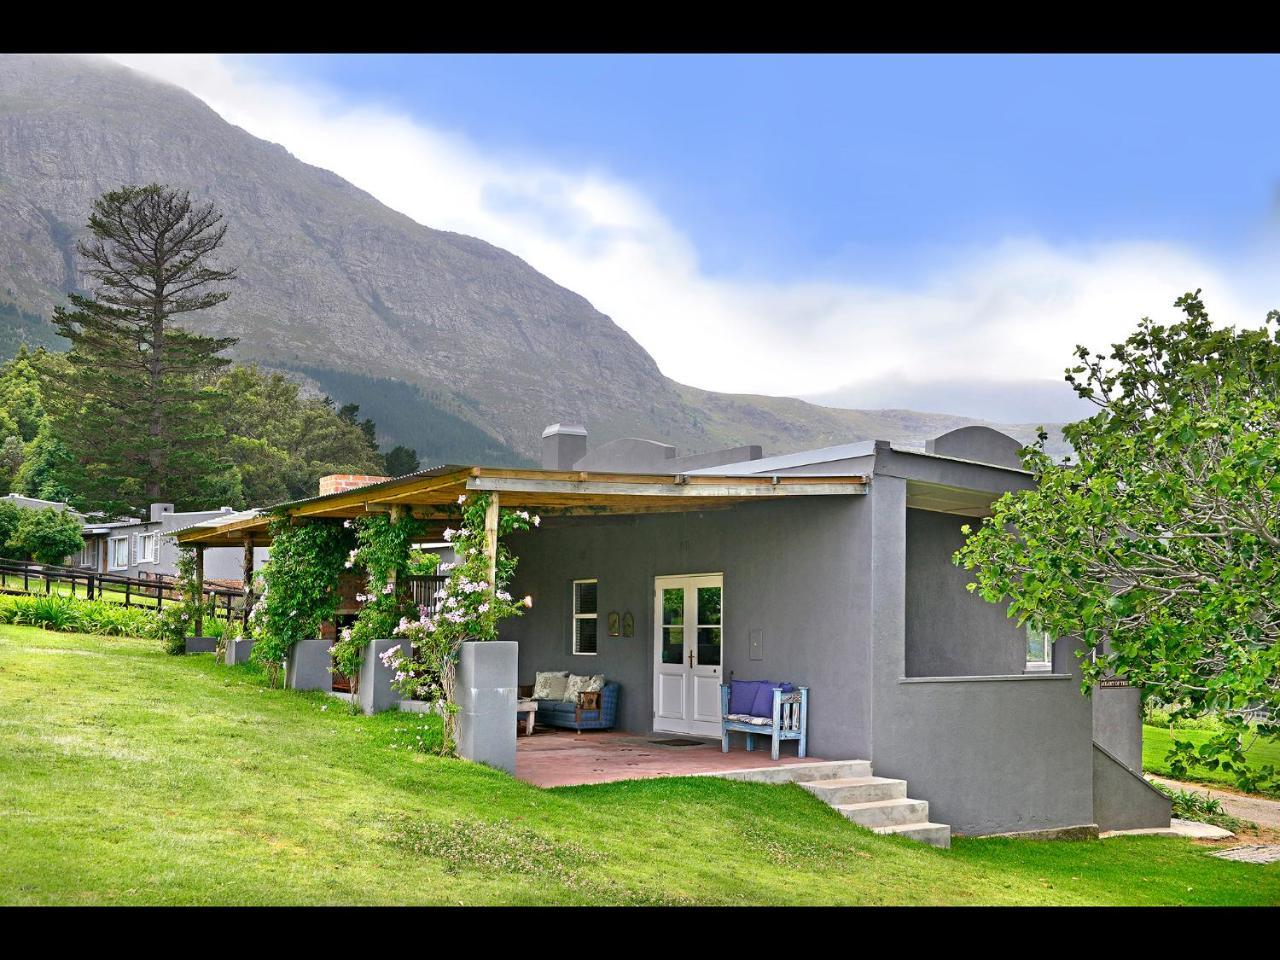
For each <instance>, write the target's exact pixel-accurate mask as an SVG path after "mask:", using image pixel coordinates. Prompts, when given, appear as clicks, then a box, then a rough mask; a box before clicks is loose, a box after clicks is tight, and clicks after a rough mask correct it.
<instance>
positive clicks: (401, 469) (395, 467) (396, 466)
mask: <svg viewBox="0 0 1280 960" xmlns="http://www.w3.org/2000/svg"><path fill="white" fill-rule="evenodd" d="M383 459H384V460H385V462H386V467H385V468H384V469H385V470H386V472H387V476H389V477H403V476H404V475H405V474H406V473H413V472H414V471H415V470H418V469H420V468H421V466H422V464H421V462H420V461H419V460H418V452H417V451H416V450H410V449H409V448H408V447H402V446H397V447H392V448H391V449H390V450H388V451H387V454H386V456H385V457H384V458H383Z"/></svg>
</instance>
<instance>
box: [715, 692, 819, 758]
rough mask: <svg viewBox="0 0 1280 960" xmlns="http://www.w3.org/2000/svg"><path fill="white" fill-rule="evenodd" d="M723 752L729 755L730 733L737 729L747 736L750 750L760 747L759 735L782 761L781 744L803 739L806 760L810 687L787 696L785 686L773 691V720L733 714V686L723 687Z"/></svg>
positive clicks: (801, 747) (802, 750)
mask: <svg viewBox="0 0 1280 960" xmlns="http://www.w3.org/2000/svg"><path fill="white" fill-rule="evenodd" d="M720 717H721V721H720V723H721V734H720V736H721V751H722V752H723V753H728V752H729V733H730V731H733V730H736V731H738V732H739V733H745V734H746V735H747V749H748V750H754V749H755V748H756V743H755V738H756V736H757V735H760V736H766V735H767V736H768V737H770V739H771V740H772V744H773V750H772V756H773V759H775V760H777V759H778V744H779V743H780V742H781V741H783V740H799V741H800V753H799V755H800V756H801V757H803V756H804V755H805V750H806V748H807V747H808V740H809V734H808V727H809V688H808V687H796V688H795V689H794V690H792V691H791V692H790V693H783V692H782V688H781V687H774V688H773V717H772V718H769V717H751V716H748V715H746V714H735V713H730V712H729V684H727V683H722V684H720Z"/></svg>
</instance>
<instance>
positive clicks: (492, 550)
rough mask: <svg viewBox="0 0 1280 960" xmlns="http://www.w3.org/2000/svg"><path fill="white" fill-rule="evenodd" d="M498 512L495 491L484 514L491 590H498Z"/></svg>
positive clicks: (486, 553)
mask: <svg viewBox="0 0 1280 960" xmlns="http://www.w3.org/2000/svg"><path fill="white" fill-rule="evenodd" d="M498 510H499V507H498V493H497V491H496V490H495V491H494V492H493V493H492V494H491V495H490V497H489V506H488V508H487V509H486V510H485V512H484V553H485V556H486V557H488V558H489V589H490V590H496V589H497V588H498Z"/></svg>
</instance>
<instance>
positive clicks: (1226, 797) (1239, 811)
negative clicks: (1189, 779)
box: [1147, 774, 1280, 830]
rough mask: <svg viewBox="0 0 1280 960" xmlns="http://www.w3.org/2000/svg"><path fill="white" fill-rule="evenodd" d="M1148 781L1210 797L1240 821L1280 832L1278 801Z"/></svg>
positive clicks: (1149, 776) (1157, 779)
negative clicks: (1248, 821)
mask: <svg viewBox="0 0 1280 960" xmlns="http://www.w3.org/2000/svg"><path fill="white" fill-rule="evenodd" d="M1147 779H1148V780H1154V781H1155V782H1156V783H1159V784H1163V785H1164V786H1166V787H1169V788H1171V789H1174V790H1188V791H1192V792H1195V793H1198V794H1201V795H1202V796H1210V795H1211V796H1212V797H1213V798H1214V799H1215V800H1217V801H1219V802H1220V803H1221V804H1222V809H1223V810H1224V811H1226V812H1227V813H1229V814H1230V815H1231V816H1233V817H1236V818H1237V819H1240V820H1252V821H1253V822H1254V823H1256V824H1258V825H1259V826H1260V827H1268V828H1270V829H1271V830H1280V800H1267V799H1266V798H1264V797H1252V796H1248V795H1247V794H1243V793H1232V792H1231V791H1230V790H1224V789H1222V788H1221V787H1216V786H1215V787H1209V786H1205V785H1204V784H1203V783H1182V782H1181V781H1179V780H1170V779H1169V778H1167V777H1157V776H1153V775H1152V774H1147Z"/></svg>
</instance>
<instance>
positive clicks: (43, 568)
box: [0, 559, 244, 622]
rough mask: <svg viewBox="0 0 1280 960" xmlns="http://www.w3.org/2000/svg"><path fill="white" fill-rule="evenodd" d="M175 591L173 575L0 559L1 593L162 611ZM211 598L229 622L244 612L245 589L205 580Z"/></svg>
mask: <svg viewBox="0 0 1280 960" xmlns="http://www.w3.org/2000/svg"><path fill="white" fill-rule="evenodd" d="M177 592H178V580H177V578H176V577H169V576H156V577H146V578H143V577H127V576H125V575H123V574H119V573H99V572H98V571H96V570H85V569H82V568H79V569H78V568H76V567H60V566H57V565H56V564H51V563H34V562H32V561H29V560H5V559H0V593H44V594H54V593H58V594H60V595H62V596H68V595H69V596H72V597H80V596H83V597H84V598H85V599H86V600H94V599H98V600H107V601H110V602H114V603H120V604H123V605H124V606H126V607H132V606H138V607H149V608H151V609H154V610H162V609H163V608H164V604H165V602H166V601H167V602H169V603H172V602H173V601H174V600H175V599H176V597H177ZM202 593H203V594H204V596H205V597H206V598H212V600H213V615H214V616H215V617H225V618H226V620H227V621H228V622H230V621H231V620H232V619H233V618H235V617H236V616H243V614H244V591H243V590H237V589H235V588H233V587H224V586H221V585H219V584H216V583H212V582H210V581H208V580H206V581H205V583H204V589H203V591H202Z"/></svg>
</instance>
